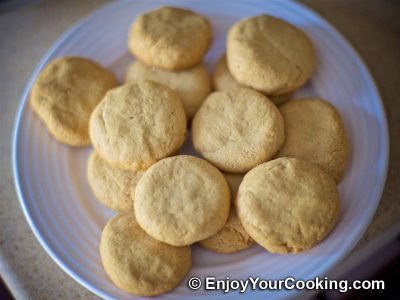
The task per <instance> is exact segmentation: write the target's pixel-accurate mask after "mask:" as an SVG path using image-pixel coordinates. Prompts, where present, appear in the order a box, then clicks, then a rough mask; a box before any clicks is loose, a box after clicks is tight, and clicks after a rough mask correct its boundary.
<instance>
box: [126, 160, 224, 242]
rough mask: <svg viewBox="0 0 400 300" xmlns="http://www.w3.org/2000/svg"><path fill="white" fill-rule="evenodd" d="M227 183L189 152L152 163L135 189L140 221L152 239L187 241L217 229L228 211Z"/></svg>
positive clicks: (205, 236)
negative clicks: (189, 154) (188, 153)
mask: <svg viewBox="0 0 400 300" xmlns="http://www.w3.org/2000/svg"><path fill="white" fill-rule="evenodd" d="M229 205H230V204H229V187H228V184H227V182H226V180H225V177H224V175H222V173H221V172H220V171H219V170H218V169H217V168H215V167H214V166H212V165H211V164H210V163H208V162H207V161H205V160H203V159H200V158H197V157H194V156H188V155H179V156H174V157H169V158H165V159H163V160H160V161H159V162H157V163H155V164H154V165H152V166H151V167H150V168H149V169H148V170H147V171H146V173H145V174H144V175H143V177H142V178H141V179H140V180H139V183H138V185H137V187H136V191H135V203H134V207H135V214H136V218H137V221H138V223H139V225H140V226H141V227H142V228H143V229H144V231H146V232H147V234H149V235H150V236H152V237H154V238H155V239H157V240H159V241H162V242H165V243H167V244H171V245H174V246H184V245H190V244H192V243H195V242H197V241H200V240H204V239H206V238H208V237H209V236H211V235H213V234H215V233H216V232H218V231H219V230H220V229H221V228H222V227H223V226H224V225H225V223H226V220H227V218H228V214H229Z"/></svg>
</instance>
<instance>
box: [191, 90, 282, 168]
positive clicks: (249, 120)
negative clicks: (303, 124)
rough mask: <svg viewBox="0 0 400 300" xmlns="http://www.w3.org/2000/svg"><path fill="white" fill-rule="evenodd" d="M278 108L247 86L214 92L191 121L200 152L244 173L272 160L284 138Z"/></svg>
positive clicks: (212, 160) (212, 161) (217, 164)
mask: <svg viewBox="0 0 400 300" xmlns="http://www.w3.org/2000/svg"><path fill="white" fill-rule="evenodd" d="M283 127H284V124H283V118H282V115H281V113H280V112H279V110H278V108H277V107H276V106H275V105H274V104H273V103H272V102H271V101H270V100H269V99H268V98H267V97H266V96H264V95H263V94H261V93H259V92H256V91H254V90H251V89H248V88H238V89H235V90H229V91H221V92H214V93H212V94H210V96H208V97H207V99H206V100H205V101H204V102H203V104H202V106H201V107H200V108H199V110H198V111H197V113H196V115H195V116H194V118H193V122H192V138H193V145H194V148H195V149H196V151H197V152H199V153H200V154H201V155H202V156H203V157H205V158H206V159H207V160H208V161H210V162H211V163H212V164H214V165H215V166H217V167H218V168H219V169H221V170H223V171H225V172H229V173H244V172H247V171H248V170H250V169H251V168H253V167H255V166H256V165H258V164H260V163H262V162H264V161H267V160H268V159H271V158H272V157H273V156H274V155H275V154H276V152H277V151H278V150H279V149H280V147H281V146H282V144H283V141H284V128H283Z"/></svg>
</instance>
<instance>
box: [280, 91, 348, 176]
mask: <svg viewBox="0 0 400 300" xmlns="http://www.w3.org/2000/svg"><path fill="white" fill-rule="evenodd" d="M280 111H281V113H282V115H283V118H284V120H285V135H286V140H285V143H284V144H283V146H282V148H281V149H280V151H279V152H278V154H277V156H278V157H296V158H302V159H305V160H307V161H309V162H312V163H314V164H316V165H317V166H318V167H320V168H321V169H322V170H324V171H325V172H326V173H328V174H329V175H331V176H332V177H333V179H335V181H336V182H339V181H340V179H341V178H342V176H343V173H344V171H345V170H346V165H347V161H348V157H349V146H348V142H347V137H346V132H345V129H344V125H343V121H342V119H341V117H340V115H339V112H338V111H337V110H336V108H335V107H334V106H333V105H332V104H330V103H329V102H327V101H324V100H322V99H318V98H309V99H301V100H294V101H290V102H288V103H286V104H284V105H282V106H281V107H280Z"/></svg>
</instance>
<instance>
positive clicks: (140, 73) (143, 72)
mask: <svg viewBox="0 0 400 300" xmlns="http://www.w3.org/2000/svg"><path fill="white" fill-rule="evenodd" d="M139 80H152V81H156V82H159V83H162V84H164V85H166V86H168V87H169V88H171V89H172V90H174V91H175V92H176V93H177V94H178V95H179V96H180V97H181V99H182V102H183V106H184V107H185V111H186V115H187V117H188V119H189V120H190V119H191V118H192V117H193V115H194V113H195V112H196V110H197V109H198V108H199V106H200V105H201V103H202V102H203V100H204V99H205V98H206V97H207V95H208V94H209V93H210V92H211V80H210V76H209V74H208V71H207V69H206V68H205V67H204V66H203V65H201V64H200V65H197V66H195V67H193V68H190V69H186V70H182V71H166V70H161V69H155V68H152V67H149V66H147V65H145V64H144V63H142V62H141V61H139V60H137V61H135V62H134V63H132V64H131V65H130V66H129V67H128V70H127V72H126V76H125V82H127V83H130V82H137V81H139Z"/></svg>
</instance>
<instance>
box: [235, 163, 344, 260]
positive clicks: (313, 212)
mask: <svg viewBox="0 0 400 300" xmlns="http://www.w3.org/2000/svg"><path fill="white" fill-rule="evenodd" d="M236 211H237V214H238V216H239V218H240V220H241V222H242V224H243V226H244V228H245V229H246V231H247V232H248V233H249V235H250V236H251V237H252V238H253V239H254V240H255V241H256V242H257V243H258V244H260V245H261V246H262V247H264V248H265V249H266V250H268V251H270V252H272V253H296V252H300V251H304V250H307V249H310V248H312V247H314V246H315V245H316V244H318V243H319V242H321V241H322V240H323V239H324V238H325V237H326V236H327V235H328V234H329V232H330V231H331V230H332V229H333V227H334V226H335V224H336V222H337V220H338V218H339V213H340V202H339V192H338V189H337V187H336V184H335V181H334V180H333V178H331V177H330V176H329V175H328V174H326V173H325V172H324V171H322V170H321V169H320V168H318V167H317V166H315V165H314V164H312V163H310V162H307V161H305V160H301V159H297V158H278V159H275V160H272V161H269V162H266V163H263V164H261V165H259V166H257V167H255V168H254V169H252V170H251V171H249V172H248V173H247V174H246V175H245V177H244V178H243V181H242V183H241V185H240V187H239V190H238V194H237V197H236Z"/></svg>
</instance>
